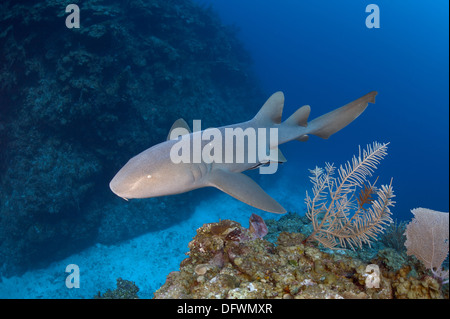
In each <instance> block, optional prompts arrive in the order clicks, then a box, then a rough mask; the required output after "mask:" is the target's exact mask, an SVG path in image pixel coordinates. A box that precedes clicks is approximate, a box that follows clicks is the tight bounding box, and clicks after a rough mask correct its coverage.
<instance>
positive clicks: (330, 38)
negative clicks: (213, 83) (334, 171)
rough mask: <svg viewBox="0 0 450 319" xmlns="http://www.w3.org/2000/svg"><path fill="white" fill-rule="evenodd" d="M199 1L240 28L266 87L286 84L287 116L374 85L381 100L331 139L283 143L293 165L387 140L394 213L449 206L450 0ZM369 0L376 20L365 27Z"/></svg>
mask: <svg viewBox="0 0 450 319" xmlns="http://www.w3.org/2000/svg"><path fill="white" fill-rule="evenodd" d="M198 1H200V2H202V3H205V4H211V5H212V6H213V8H215V9H216V10H217V11H218V12H219V14H220V16H221V18H222V20H223V21H224V23H225V24H233V25H236V26H237V27H238V28H239V30H240V32H239V36H240V39H241V40H242V42H243V43H244V45H245V47H246V48H247V50H249V51H250V53H251V56H252V58H253V61H254V70H255V72H256V74H257V75H258V78H259V80H260V81H261V84H262V86H263V87H264V89H265V90H266V92H267V94H271V93H273V92H275V91H278V90H282V91H283V92H284V93H285V97H286V103H285V109H284V114H285V116H287V115H290V114H291V113H292V112H294V111H295V110H296V109H297V108H298V107H299V106H301V105H304V104H309V105H311V107H312V112H311V118H313V117H315V116H319V115H321V114H323V113H325V112H326V111H328V110H331V109H333V108H335V107H339V106H341V105H344V104H345V103H347V102H350V101H352V100H354V99H356V98H358V97H359V96H362V95H363V94H365V93H368V92H370V91H372V90H376V91H378V96H377V98H376V104H375V105H370V107H369V108H368V109H367V110H366V111H365V112H364V113H363V114H362V115H361V116H360V117H359V118H358V119H357V120H356V121H355V122H354V123H352V124H351V125H350V126H348V127H347V128H345V129H343V130H342V131H340V132H339V133H337V134H335V135H333V136H332V137H331V138H330V139H329V140H325V141H324V140H321V139H320V138H311V139H310V140H309V141H308V142H307V143H304V144H301V145H300V144H298V143H288V144H287V145H284V146H283V148H282V149H283V152H284V153H285V155H286V157H287V159H288V160H289V163H288V164H289V165H291V166H296V167H297V168H296V169H298V170H305V169H306V168H314V167H315V165H319V166H322V165H323V163H324V162H334V163H335V164H341V163H344V162H345V161H347V160H349V159H350V157H351V156H352V155H353V154H354V153H356V152H357V150H358V145H361V146H365V145H366V144H369V143H371V142H372V141H378V142H390V143H391V144H390V145H389V155H388V157H387V158H386V159H385V160H384V161H383V162H382V163H381V165H380V166H379V169H378V170H377V171H376V174H377V175H376V176H378V174H379V175H380V179H379V181H380V182H381V183H389V181H390V178H391V177H392V178H393V185H394V190H395V193H396V195H397V197H396V201H397V204H396V207H395V208H394V209H393V212H394V217H396V218H398V219H410V218H411V216H412V215H411V214H410V212H409V211H410V209H412V208H415V207H428V208H431V209H435V210H439V211H448V209H449V199H448V193H449V94H448V85H449V64H448V63H449V62H448V61H449V59H448V58H449V51H448V48H449V42H448V41H449V40H448V36H449V34H448V32H449V31H448V6H449V3H448V1H440V0H439V1H418V0H413V1H408V2H404V1H376V2H371V1H358V2H356V1H352V0H344V1H331V0H328V1H323V0H320V1H314V3H312V2H309V1H296V0H284V1H275V0H261V1H240V0H227V1H217V0H198ZM371 3H375V4H377V5H378V6H379V9H380V28H378V29H375V28H372V29H369V28H367V27H366V23H365V20H366V17H367V16H368V15H369V13H366V12H365V9H366V6H367V5H368V4H371ZM299 182H300V181H299Z"/></svg>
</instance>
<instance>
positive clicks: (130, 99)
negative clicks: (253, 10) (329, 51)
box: [0, 0, 265, 275]
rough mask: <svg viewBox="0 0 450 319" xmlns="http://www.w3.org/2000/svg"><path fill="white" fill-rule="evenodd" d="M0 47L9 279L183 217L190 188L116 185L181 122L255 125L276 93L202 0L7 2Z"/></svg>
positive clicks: (4, 259) (1, 167)
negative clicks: (267, 93) (118, 176)
mask: <svg viewBox="0 0 450 319" xmlns="http://www.w3.org/2000/svg"><path fill="white" fill-rule="evenodd" d="M69 3H78V4H79V6H80V13H81V14H80V18H81V19H80V21H81V27H80V28H79V29H75V28H74V29H68V28H66V26H65V19H66V17H67V16H68V14H69V13H66V12H65V8H66V5H68V4H69ZM0 48H1V51H0V52H1V54H0V265H3V266H1V267H0V274H3V275H11V274H13V273H17V272H18V271H23V270H26V269H27V268H29V267H36V266H39V265H40V263H42V262H48V261H50V260H52V259H53V258H57V257H62V256H64V255H67V254H69V253H71V252H73V251H74V250H75V249H80V248H82V247H85V246H86V245H88V244H91V243H93V242H95V241H101V242H103V243H112V242H116V241H119V240H123V239H126V238H129V237H132V236H136V235H138V234H141V233H143V232H146V231H150V230H152V229H157V228H162V227H167V226H168V225H170V224H171V223H174V222H177V221H180V220H182V219H183V218H185V217H186V216H187V215H189V213H190V209H191V205H192V204H195V198H194V195H193V194H192V193H188V194H184V195H179V196H175V197H167V198H158V199H151V200H137V201H131V202H125V201H123V200H122V199H120V198H117V197H116V196H114V195H113V194H112V193H111V192H110V191H109V188H108V183H109V181H110V179H111V178H112V176H113V175H114V174H115V172H116V171H117V170H118V169H119V168H120V167H121V166H122V165H123V164H124V163H125V162H126V161H127V160H128V159H129V158H130V157H131V156H133V155H135V154H137V153H139V152H141V151H142V150H144V149H146V148H148V147H150V146H151V145H153V144H156V143H159V142H161V141H163V140H164V139H165V137H166V136H167V133H168V129H169V128H170V126H171V124H172V123H173V122H174V121H175V120H176V119H177V118H179V117H183V118H185V119H186V120H187V121H188V123H189V122H190V121H192V119H202V125H203V127H210V126H218V125H224V124H228V123H233V122H237V121H242V120H247V119H248V118H250V117H251V116H253V115H254V114H255V113H256V111H257V109H258V108H259V106H260V105H259V104H261V103H262V102H264V98H265V97H262V96H261V95H260V93H259V92H258V91H257V90H256V89H255V87H256V85H255V82H254V80H253V79H252V78H251V76H249V74H250V72H249V57H248V56H247V54H246V53H245V52H244V51H243V49H242V46H241V44H240V43H239V41H238V40H237V39H236V37H235V32H234V31H233V30H232V29H231V28H229V27H224V26H223V25H222V24H221V23H220V21H219V19H218V17H217V16H216V15H215V14H214V13H213V12H212V10H210V9H208V8H202V7H199V6H198V5H196V4H194V3H193V2H192V1H190V0H153V1H141V0H129V1H119V0H114V1H106V0H90V1H73V0H72V1H54V0H46V1H44V0H42V1H12V0H11V1H9V0H6V1H2V3H1V4H0ZM191 123H192V122H191Z"/></svg>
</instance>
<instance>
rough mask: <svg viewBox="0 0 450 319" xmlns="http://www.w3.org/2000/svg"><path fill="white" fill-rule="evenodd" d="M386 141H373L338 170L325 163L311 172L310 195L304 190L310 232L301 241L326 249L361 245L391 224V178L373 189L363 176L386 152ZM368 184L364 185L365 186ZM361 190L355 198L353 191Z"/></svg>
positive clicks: (375, 166) (372, 169)
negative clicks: (386, 182) (387, 183)
mask: <svg viewBox="0 0 450 319" xmlns="http://www.w3.org/2000/svg"><path fill="white" fill-rule="evenodd" d="M387 145H388V143H387V144H380V143H377V142H374V143H373V145H368V146H367V149H365V150H363V151H362V152H361V149H360V150H359V155H358V157H356V156H354V157H353V159H352V162H351V163H350V162H347V163H346V164H345V165H344V166H342V165H341V166H340V167H339V169H338V175H339V176H338V177H334V174H335V172H336V168H335V167H334V166H333V164H329V163H327V164H326V167H325V170H324V169H322V168H319V167H316V168H315V169H314V170H310V171H311V173H312V176H311V181H312V183H313V185H314V186H313V196H312V197H310V196H309V194H308V192H307V193H306V204H307V207H308V211H307V214H306V215H307V217H308V218H309V219H310V220H311V221H312V224H313V227H314V231H313V233H312V234H311V235H310V236H309V237H308V238H307V239H306V240H305V241H311V240H317V241H318V242H320V243H321V244H322V245H324V246H325V247H327V248H338V247H344V248H346V247H347V246H349V247H350V248H352V249H354V248H355V247H360V248H361V247H362V245H363V244H365V243H366V244H369V245H370V243H371V241H372V240H374V239H376V237H377V235H378V234H380V233H382V232H383V231H384V228H385V227H386V226H387V225H389V224H390V223H392V219H391V211H390V209H389V207H391V206H394V203H395V202H394V201H393V200H392V199H393V197H394V196H395V195H394V191H393V187H392V180H391V183H390V184H389V185H382V186H381V188H376V187H375V183H374V184H370V182H368V181H367V178H368V177H370V176H372V173H373V172H374V171H375V169H376V168H377V165H378V164H379V163H380V161H381V160H382V159H383V158H384V157H385V156H386V155H387V152H386V150H387ZM367 183H368V186H367ZM359 189H361V190H362V192H361V194H360V196H359V197H357V196H356V195H355V193H356V192H357V191H358V190H359Z"/></svg>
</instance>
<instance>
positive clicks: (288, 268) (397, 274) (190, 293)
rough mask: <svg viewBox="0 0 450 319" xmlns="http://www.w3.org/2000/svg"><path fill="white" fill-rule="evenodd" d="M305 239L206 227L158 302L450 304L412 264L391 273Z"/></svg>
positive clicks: (229, 224)
mask: <svg viewBox="0 0 450 319" xmlns="http://www.w3.org/2000/svg"><path fill="white" fill-rule="evenodd" d="M297 220H298V219H297ZM250 223H251V222H250ZM275 223H276V222H275V221H271V222H270V223H269V234H268V235H267V236H269V235H270V228H271V226H270V225H272V228H275V229H276V227H274V224H275ZM282 223H283V224H286V221H282ZM302 223H303V222H302ZM305 237H306V236H305V235H304V234H301V233H296V232H281V233H279V235H278V239H277V242H276V243H275V244H274V243H271V242H269V241H267V240H265V239H264V238H259V237H258V236H252V234H251V233H250V231H249V229H246V228H244V227H242V226H241V225H240V224H239V223H237V222H234V221H231V220H222V221H220V222H218V223H210V224H205V225H203V227H201V228H199V229H198V230H197V235H196V236H195V237H194V238H193V240H192V241H191V242H190V243H189V249H190V250H189V252H188V253H187V254H188V255H189V257H188V258H186V259H185V260H183V261H182V262H181V265H180V270H179V271H174V272H172V273H170V274H169V275H168V276H167V280H166V283H165V284H164V285H163V286H162V287H161V288H160V289H158V290H157V291H156V292H155V294H154V297H155V298H283V299H317V298H330V299H391V298H444V297H446V298H448V295H444V293H443V292H442V289H441V288H442V287H441V284H440V283H439V281H437V280H436V279H434V278H432V277H431V276H428V275H427V274H426V273H423V272H420V273H418V272H415V271H411V270H412V268H411V267H410V266H409V265H404V266H402V267H401V268H399V269H397V270H392V269H388V268H387V267H386V266H385V265H384V262H383V260H382V258H374V259H372V260H371V261H370V263H369V262H366V261H362V260H360V259H358V258H354V257H350V256H349V255H348V254H346V253H345V251H342V250H328V251H329V252H325V251H324V250H323V249H322V250H321V249H319V248H318V247H317V246H314V245H312V244H306V245H305V244H303V243H302V242H303V241H304V239H305ZM374 273H376V274H374ZM447 294H448V292H447Z"/></svg>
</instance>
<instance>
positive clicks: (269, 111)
mask: <svg viewBox="0 0 450 319" xmlns="http://www.w3.org/2000/svg"><path fill="white" fill-rule="evenodd" d="M283 106H284V94H283V92H281V91H280V92H276V93H274V94H272V96H271V97H269V99H268V100H267V101H266V103H264V105H263V106H262V107H261V109H260V110H259V112H258V114H256V116H255V118H254V119H255V120H257V121H260V122H263V123H268V124H273V123H275V124H280V123H281V114H282V113H283Z"/></svg>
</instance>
